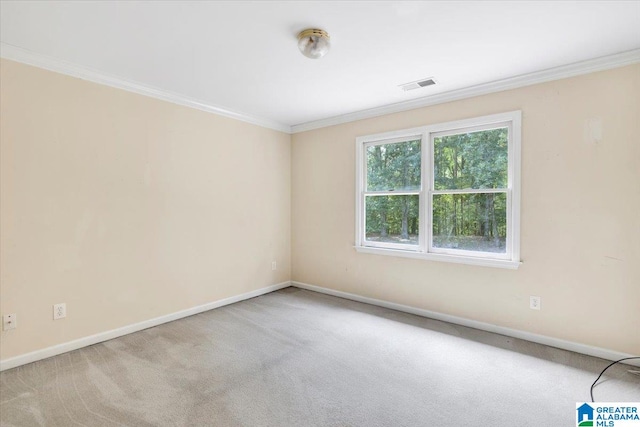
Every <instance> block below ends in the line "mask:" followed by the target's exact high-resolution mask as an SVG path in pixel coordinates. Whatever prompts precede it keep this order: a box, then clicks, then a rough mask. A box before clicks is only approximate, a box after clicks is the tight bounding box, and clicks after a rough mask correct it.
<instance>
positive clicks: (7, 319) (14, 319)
mask: <svg viewBox="0 0 640 427" xmlns="http://www.w3.org/2000/svg"><path fill="white" fill-rule="evenodd" d="M17 327H18V315H17V314H15V313H13V314H5V315H4V316H2V330H3V331H8V330H9V329H15V328H17Z"/></svg>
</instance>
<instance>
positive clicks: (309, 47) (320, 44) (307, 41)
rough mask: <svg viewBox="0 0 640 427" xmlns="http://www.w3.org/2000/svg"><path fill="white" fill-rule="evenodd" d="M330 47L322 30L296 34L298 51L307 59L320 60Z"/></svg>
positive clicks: (328, 39)
mask: <svg viewBox="0 0 640 427" xmlns="http://www.w3.org/2000/svg"><path fill="white" fill-rule="evenodd" d="M330 46H331V42H330V38H329V34H327V32H326V31H324V30H318V29H309V30H304V31H302V32H301V33H300V34H298V49H300V52H302V54H303V55H304V56H306V57H307V58H311V59H318V58H322V57H323V56H324V55H326V54H327V52H329V47H330Z"/></svg>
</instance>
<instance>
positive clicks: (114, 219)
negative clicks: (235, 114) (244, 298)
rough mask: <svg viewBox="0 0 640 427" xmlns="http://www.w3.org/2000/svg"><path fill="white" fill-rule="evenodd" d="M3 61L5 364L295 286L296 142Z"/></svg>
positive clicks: (1, 294) (0, 307) (0, 293)
mask: <svg viewBox="0 0 640 427" xmlns="http://www.w3.org/2000/svg"><path fill="white" fill-rule="evenodd" d="M1 66H2V68H1V71H0V79H1V85H0V86H1V90H2V92H1V94H0V99H1V112H0V114H1V121H2V122H1V124H2V126H1V134H0V141H1V153H0V154H1V157H0V158H1V165H0V171H1V176H0V178H1V179H0V183H1V189H0V190H1V191H0V194H1V200H0V203H1V204H0V205H1V208H2V210H1V216H0V218H1V229H2V234H1V240H0V242H1V248H0V250H1V258H0V261H1V265H0V268H1V270H0V271H1V288H0V297H1V298H0V299H1V304H0V311H1V312H2V313H3V314H6V313H17V314H18V328H17V329H16V330H13V331H8V332H2V335H1V337H2V341H1V345H0V348H1V353H0V357H1V358H2V359H6V358H9V357H12V356H16V355H20V354H24V353H27V352H30V351H34V350H38V349H42V348H45V347H48V346H51V345H55V344H60V343H64V342H68V341H70V340H73V339H76V338H80V337H85V336H88V335H91V334H95V333H99V332H104V331H107V330H111V329H114V328H118V327H121V326H125V325H129V324H133V323H137V322H140V321H143V320H147V319H151V318H154V317H158V316H161V315H165V314H169V313H173V312H176V311H179V310H183V309H187V308H191V307H194V306H197V305H201V304H205V303H208V302H212V301H216V300H219V299H222V298H225V297H230V296H235V295H239V294H242V293H245V292H248V291H252V290H255V289H258V288H262V287H265V286H267V285H272V284H275V283H279V282H283V281H287V280H289V279H290V224H291V219H290V212H291V211H290V200H291V195H290V170H291V169H290V154H291V151H290V150H291V137H290V136H289V135H287V134H285V133H281V132H276V131H272V130H268V129H264V128H261V127H258V126H254V125H250V124H247V123H243V122H239V121H236V120H232V119H228V118H224V117H221V116H216V115H213V114H209V113H205V112H201V111H197V110H193V109H189V108H186V107H181V106H177V105H174V104H170V103H167V102H163V101H159V100H155V99H152V98H148V97H144V96H139V95H136V94H132V93H128V92H125V91H122V90H118V89H113V88H110V87H107V86H102V85H98V84H94V83H89V82H86V81H82V80H79V79H75V78H71V77H67V76H63V75H61V74H56V73H52V72H49V71H45V70H41V69H38V68H33V67H30V66H26V65H22V64H18V63H15V62H11V61H6V60H2V65H1ZM272 260H276V261H277V262H278V269H277V270H276V271H275V272H274V271H272V270H271V261H272ZM60 302H65V303H66V304H67V311H68V317H67V318H66V319H63V320H60V321H55V322H54V321H53V320H52V305H53V304H55V303H60Z"/></svg>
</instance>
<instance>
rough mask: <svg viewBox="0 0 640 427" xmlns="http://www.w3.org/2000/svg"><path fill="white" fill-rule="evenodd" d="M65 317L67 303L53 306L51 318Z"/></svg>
mask: <svg viewBox="0 0 640 427" xmlns="http://www.w3.org/2000/svg"><path fill="white" fill-rule="evenodd" d="M64 317H67V304H65V303H60V304H55V305H54V306H53V320H58V319H62V318H64Z"/></svg>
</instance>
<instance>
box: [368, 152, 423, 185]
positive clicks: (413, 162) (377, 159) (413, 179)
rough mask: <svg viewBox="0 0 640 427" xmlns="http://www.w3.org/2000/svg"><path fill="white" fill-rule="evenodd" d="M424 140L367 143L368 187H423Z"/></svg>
mask: <svg viewBox="0 0 640 427" xmlns="http://www.w3.org/2000/svg"><path fill="white" fill-rule="evenodd" d="M420 159H421V156H420V140H416V141H406V142H397V143H393V144H381V145H373V146H370V147H367V191H399V190H419V189H420V163H421V162H420Z"/></svg>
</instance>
